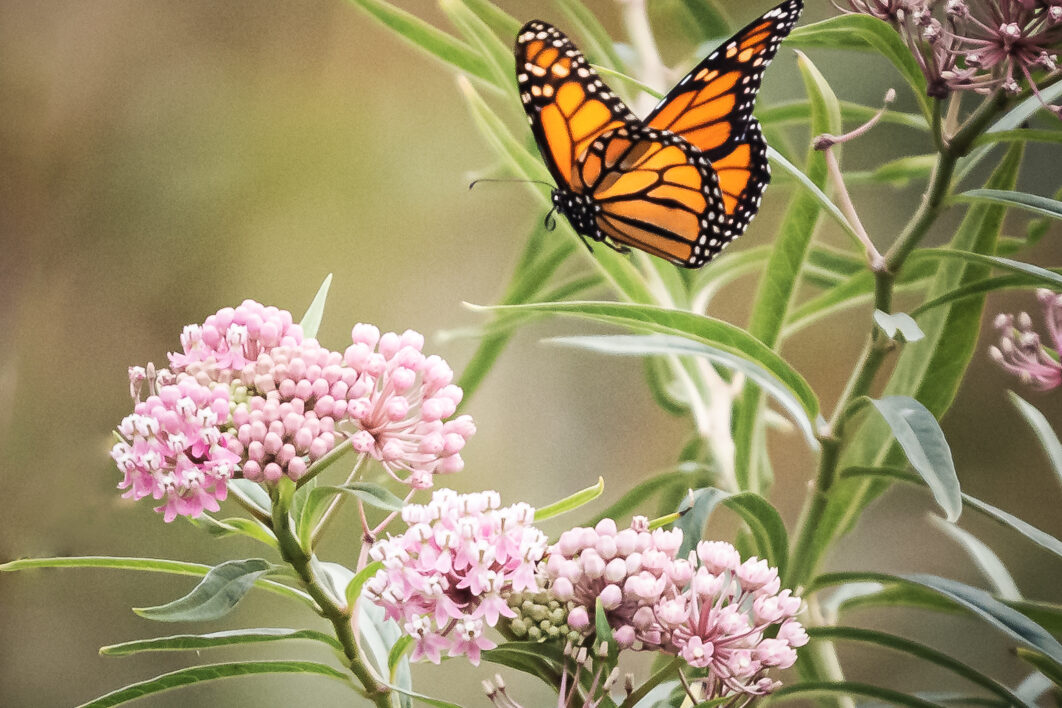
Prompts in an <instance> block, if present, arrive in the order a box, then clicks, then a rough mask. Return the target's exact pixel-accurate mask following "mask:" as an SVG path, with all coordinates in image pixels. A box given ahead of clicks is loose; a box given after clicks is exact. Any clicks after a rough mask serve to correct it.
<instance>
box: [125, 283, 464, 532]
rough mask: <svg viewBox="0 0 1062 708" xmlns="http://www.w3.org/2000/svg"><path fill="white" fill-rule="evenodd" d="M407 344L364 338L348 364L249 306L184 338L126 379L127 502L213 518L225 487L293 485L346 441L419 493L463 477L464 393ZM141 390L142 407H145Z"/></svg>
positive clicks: (405, 338) (418, 339)
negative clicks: (435, 480)
mask: <svg viewBox="0 0 1062 708" xmlns="http://www.w3.org/2000/svg"><path fill="white" fill-rule="evenodd" d="M423 345H424V338H423V337H422V336H421V335H420V334H418V333H416V332H413V331H411V330H410V331H406V332H404V333H403V334H395V333H393V332H387V333H385V334H382V335H381V334H380V332H379V330H378V329H376V328H375V327H373V326H372V325H365V324H359V325H357V326H355V327H354V329H353V332H352V334H351V344H350V346H349V347H347V349H346V350H345V351H344V352H336V351H331V350H328V349H326V348H324V347H322V346H321V345H320V344H319V343H318V342H317V340H315V339H309V338H305V337H304V336H303V332H302V328H301V327H300V326H299V325H298V324H294V323H293V320H292V316H291V313H289V312H286V311H284V310H279V309H277V308H275V307H265V306H263V305H261V304H259V303H257V302H254V301H253V300H247V301H245V302H243V303H242V304H241V305H240V306H239V307H236V308H224V309H222V310H220V311H218V312H217V313H216V314H214V315H211V316H210V317H208V318H207V319H206V321H205V322H204V323H203V324H202V325H189V326H188V327H186V328H185V330H184V333H183V334H182V335H181V347H182V351H180V352H175V353H171V354H170V355H169V360H170V368H169V369H161V370H158V371H155V370H154V368H153V367H150V366H149V367H147V368H142V367H133V368H131V369H130V372H129V375H130V383H131V393H132V395H133V398H134V400H135V401H136V406H135V409H134V413H133V415H131V416H128V417H126V418H125V420H123V421H122V423H121V425H120V426H119V427H118V435H119V438H120V440H119V442H118V443H117V444H115V446H114V448H113V449H112V452H111V455H112V457H113V458H114V460H115V462H116V463H117V464H118V467H119V469H120V470H121V471H122V472H123V474H124V475H125V478H124V479H123V481H122V483H121V484H120V485H119V487H120V488H121V489H127V490H128V491H127V492H126V494H125V496H127V497H132V498H135V499H140V498H142V497H146V496H151V497H153V498H154V499H156V500H163V503H162V505H161V506H159V507H158V510H159V511H163V512H164V513H165V516H166V521H171V520H173V519H174V518H175V517H176V516H178V515H184V516H196V515H198V514H200V513H202V511H203V510H208V511H217V509H218V501H221V500H224V499H225V497H226V494H227V482H228V480H229V479H232V478H244V479H248V480H251V481H254V482H264V483H274V482H276V481H278V480H279V479H280V478H282V477H285V476H286V477H288V478H290V479H292V480H294V481H298V480H299V479H301V478H302V477H303V476H304V475H305V474H306V473H307V470H308V469H309V467H310V466H311V465H312V464H313V463H314V462H316V461H317V460H319V459H321V458H322V457H324V456H325V455H327V454H328V453H329V452H331V451H332V450H333V449H335V448H336V446H337V445H338V444H339V443H340V442H342V441H344V440H349V441H350V445H351V446H352V447H353V448H354V449H355V450H356V451H357V452H359V453H361V454H362V455H364V456H367V457H371V458H373V459H375V460H377V461H378V462H379V463H380V464H381V466H382V467H383V468H384V469H385V470H386V471H387V472H388V474H390V475H391V476H392V477H393V478H394V479H396V480H398V481H399V482H402V483H404V484H408V485H409V486H411V487H413V488H415V489H423V488H427V487H431V486H432V477H433V475H435V474H439V473H447V472H454V471H457V470H460V469H461V468H462V466H463V463H462V461H461V456H460V454H458V453H459V451H460V450H461V449H462V448H463V447H464V444H465V442H466V441H467V440H468V438H469V437H470V436H471V435H472V434H473V433H474V432H475V425H474V424H473V422H472V419H471V418H470V417H468V416H459V417H457V418H454V419H452V420H447V419H448V418H451V417H452V416H453V415H454V413H455V411H456V409H457V405H458V403H460V401H461V389H460V388H459V387H457V386H456V385H453V384H452V383H451V381H452V379H453V371H451V369H450V367H449V366H447V364H446V362H445V361H443V360H442V359H440V358H439V357H437V356H425V355H424V354H423V353H422V351H421V350H422V348H423ZM145 384H146V387H147V389H148V390H147V399H146V400H144V401H141V400H140V399H141V394H142V392H143V391H142V389H143V388H144V387H145Z"/></svg>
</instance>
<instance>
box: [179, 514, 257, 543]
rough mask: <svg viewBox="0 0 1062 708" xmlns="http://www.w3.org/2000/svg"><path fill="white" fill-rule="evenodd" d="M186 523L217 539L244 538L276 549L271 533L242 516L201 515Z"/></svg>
mask: <svg viewBox="0 0 1062 708" xmlns="http://www.w3.org/2000/svg"><path fill="white" fill-rule="evenodd" d="M185 518H188V517H185ZM188 521H189V522H190V523H191V524H192V525H193V526H199V527H200V528H204V529H206V531H207V532H208V533H210V534H212V535H214V536H217V537H219V538H224V537H226V536H245V537H247V538H253V539H254V540H256V541H259V542H261V543H264V544H266V545H267V546H269V547H270V548H274V549H276V548H278V546H277V537H276V536H274V535H273V531H272V530H271V529H268V528H266V527H265V526H264V525H262V524H261V523H259V522H258V521H255V520H254V519H245V518H243V517H242V516H232V517H229V518H227V519H215V518H214V517H212V516H210V515H209V514H201V515H200V516H197V517H195V518H188Z"/></svg>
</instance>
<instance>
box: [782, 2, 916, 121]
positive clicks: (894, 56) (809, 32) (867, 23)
mask: <svg viewBox="0 0 1062 708" xmlns="http://www.w3.org/2000/svg"><path fill="white" fill-rule="evenodd" d="M787 41H788V42H789V44H790V45H791V46H795V47H826V48H829V49H855V50H868V49H869V50H874V51H876V52H878V53H879V54H881V55H882V56H883V57H885V58H886V59H888V60H889V61H890V62H891V63H892V65H893V66H894V67H896V69H897V71H899V72H900V76H902V77H903V78H904V80H905V81H907V83H908V85H910V87H911V91H912V93H913V94H914V97H915V100H917V101H918V105H919V106H920V107H921V108H922V113H923V115H925V116H926V117H927V118H928V117H929V116H930V115H931V114H932V111H931V110H930V106H929V99H928V97H927V96H926V79H925V76H923V75H922V72H921V70H920V69H919V68H918V62H917V61H916V60H915V58H914V55H912V54H911V50H910V49H909V48H908V46H907V44H906V43H905V42H904V41H903V39H901V38H900V35H899V34H898V33H897V32H896V30H894V29H893V28H892V27H891V26H890V25H889V24H888V23H887V22H884V21H882V20H879V19H877V18H876V17H870V16H869V15H859V14H847V15H839V16H837V17H831V18H829V19H828V20H823V21H822V22H816V23H814V24H810V25H804V26H803V27H797V28H796V29H794V30H793V31H792V33H790V35H789V39H788V40H787Z"/></svg>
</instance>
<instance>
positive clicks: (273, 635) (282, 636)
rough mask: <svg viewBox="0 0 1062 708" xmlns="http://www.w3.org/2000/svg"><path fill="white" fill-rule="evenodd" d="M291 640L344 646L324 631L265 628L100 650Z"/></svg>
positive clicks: (338, 648) (185, 648)
mask: <svg viewBox="0 0 1062 708" xmlns="http://www.w3.org/2000/svg"><path fill="white" fill-rule="evenodd" d="M289 639H309V640H312V641H315V642H321V643H322V644H327V645H328V646H329V647H331V648H333V649H335V650H336V651H343V646H342V645H341V644H340V643H339V642H338V641H336V639H335V638H334V637H332V636H330V635H327V634H325V633H324V632H318V631H316V630H313V629H279V628H272V627H262V628H258V629H233V630H229V631H225V632H212V633H210V634H176V635H173V636H170V637H154V638H152V639H138V640H136V641H132V642H122V643H121V644H111V645H109V646H105V647H100V654H105V655H107V656H130V655H132V654H140V653H142V652H149V651H199V650H201V649H213V648H214V647H225V646H232V645H234V644H258V643H261V642H279V641H286V640H289Z"/></svg>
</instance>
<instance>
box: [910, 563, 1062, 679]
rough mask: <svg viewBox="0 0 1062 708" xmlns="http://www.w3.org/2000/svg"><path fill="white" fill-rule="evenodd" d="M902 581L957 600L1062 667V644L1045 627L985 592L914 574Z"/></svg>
mask: <svg viewBox="0 0 1062 708" xmlns="http://www.w3.org/2000/svg"><path fill="white" fill-rule="evenodd" d="M902 577H903V579H905V580H907V581H909V582H913V583H916V584H918V585H922V586H923V587H927V588H929V589H930V590H933V591H934V592H938V593H940V594H941V595H943V596H944V597H947V598H948V599H950V600H954V601H955V602H957V603H958V604H960V605H962V606H963V607H965V608H966V609H968V610H970V611H972V612H973V613H974V614H976V615H979V616H980V617H982V618H983V619H984V620H986V621H987V622H988V623H989V624H991V625H993V626H995V627H996V628H998V629H1000V630H1002V631H1003V632H1005V633H1006V634H1009V635H1010V636H1011V637H1013V638H1014V639H1017V640H1018V641H1019V642H1021V643H1022V644H1025V645H1026V646H1028V647H1030V648H1032V649H1035V650H1037V651H1039V652H1042V653H1043V654H1044V655H1045V656H1047V657H1049V658H1050V659H1051V660H1052V661H1054V662H1055V663H1062V644H1059V643H1058V640H1056V639H1055V638H1054V637H1052V636H1051V635H1050V634H1048V633H1047V632H1046V631H1045V630H1044V628H1043V627H1041V626H1040V625H1038V624H1036V623H1035V622H1033V621H1031V620H1030V619H1029V618H1028V617H1026V616H1025V615H1023V614H1021V613H1020V612H1018V611H1016V610H1013V609H1011V608H1010V607H1007V606H1006V605H1005V604H1003V603H1002V602H1000V601H999V600H997V599H995V598H994V597H992V596H991V595H989V594H988V593H987V592H985V591H984V590H980V589H978V588H975V587H970V586H969V585H965V584H963V583H960V582H957V581H954V580H948V579H946V578H940V577H937V576H935V575H926V574H923V573H913V574H910V575H904V576H902Z"/></svg>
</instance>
